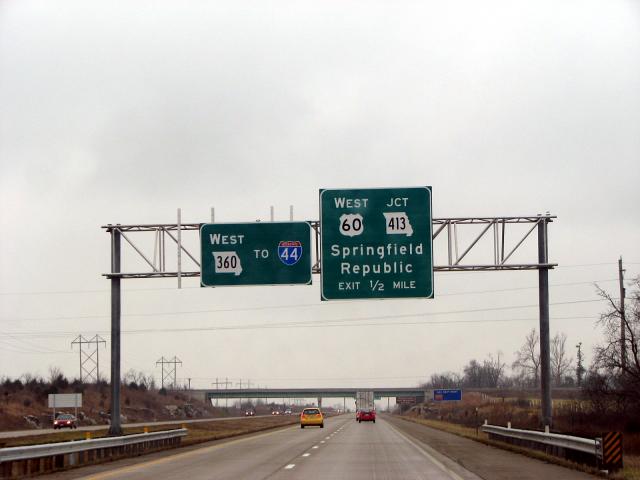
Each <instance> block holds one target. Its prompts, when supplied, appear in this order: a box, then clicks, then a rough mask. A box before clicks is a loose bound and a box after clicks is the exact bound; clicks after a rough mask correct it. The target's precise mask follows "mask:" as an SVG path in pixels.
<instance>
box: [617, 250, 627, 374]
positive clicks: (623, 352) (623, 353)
mask: <svg viewBox="0 0 640 480" xmlns="http://www.w3.org/2000/svg"><path fill="white" fill-rule="evenodd" d="M624 272H625V270H624V269H623V268H622V257H620V258H619V259H618V280H619V282H620V365H621V366H622V369H623V370H625V369H626V367H627V338H626V337H627V335H626V331H625V329H626V326H627V322H626V318H625V313H624V297H625V294H626V290H625V288H624Z"/></svg>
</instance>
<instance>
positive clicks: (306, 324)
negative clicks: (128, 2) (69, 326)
mask: <svg viewBox="0 0 640 480" xmlns="http://www.w3.org/2000/svg"><path fill="white" fill-rule="evenodd" d="M412 316H414V317H418V316H421V315H420V314H415V315H412ZM372 318H373V319H374V320H376V318H375V317H372ZM381 318H393V317H381ZM594 318H595V317H594V316H593V315H588V316H571V317H554V320H583V319H594ZM536 320H538V318H537V317H528V318H506V319H481V320H435V321H415V322H376V323H336V322H337V321H339V320H323V321H322V322H323V323H310V322H297V323H296V322H288V323H275V324H274V323H269V324H267V323H261V324H253V325H238V326H233V325H226V326H219V327H181V328H158V329H153V328H150V329H138V330H123V331H122V333H123V334H126V335H139V334H152V333H187V332H213V331H233V330H267V329H282V328H288V329H293V328H333V327H365V326H371V327H383V326H406V325H454V324H475V323H477V324H484V323H496V322H497V323H503V322H533V321H536ZM353 321H356V322H361V321H371V320H370V319H369V318H366V317H365V318H361V319H354V320H353ZM101 333H103V334H104V335H108V332H107V331H104V332H101ZM26 335H31V336H32V337H33V338H38V337H40V336H41V335H42V336H43V337H46V338H49V337H51V336H67V335H68V334H67V333H64V332H33V333H32V334H30V333H27V334H26Z"/></svg>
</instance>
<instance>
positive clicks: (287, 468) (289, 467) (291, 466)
mask: <svg viewBox="0 0 640 480" xmlns="http://www.w3.org/2000/svg"><path fill="white" fill-rule="evenodd" d="M295 466H296V464H295V463H290V464H289V465H287V466H286V467H284V469H285V470H291V469H292V468H293V467H295Z"/></svg>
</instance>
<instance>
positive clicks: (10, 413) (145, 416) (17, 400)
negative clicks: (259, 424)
mask: <svg viewBox="0 0 640 480" xmlns="http://www.w3.org/2000/svg"><path fill="white" fill-rule="evenodd" d="M49 393H82V408H80V409H78V418H79V424H80V425H100V424H107V423H108V422H109V411H110V401H109V397H110V394H109V385H107V384H99V385H95V384H92V385H82V384H76V385H69V386H67V387H66V388H57V387H51V385H48V384H47V383H44V382H38V381H33V382H31V383H21V382H20V383H19V382H4V383H3V384H1V385H0V431H9V430H26V429H29V428H34V429H38V428H50V427H51V422H52V413H53V412H52V410H51V409H50V408H48V405H47V402H48V395H49ZM62 411H67V412H69V413H74V409H73V408H71V409H62ZM121 412H122V421H123V422H146V421H149V422H152V421H159V420H179V419H188V418H208V417H212V418H214V417H224V416H227V415H229V414H232V413H235V414H237V412H231V413H229V412H226V411H225V410H224V409H220V408H214V407H213V406H211V405H210V404H205V403H203V402H201V401H198V400H196V399H192V398H189V396H188V394H186V393H185V392H180V391H178V392H166V393H164V392H163V393H160V392H158V391H156V390H147V389H141V388H131V387H129V386H124V385H123V386H122V396H121Z"/></svg>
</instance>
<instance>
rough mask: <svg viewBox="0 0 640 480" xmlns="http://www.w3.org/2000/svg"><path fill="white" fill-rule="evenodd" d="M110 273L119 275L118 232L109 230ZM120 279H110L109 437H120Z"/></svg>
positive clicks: (115, 277)
mask: <svg viewBox="0 0 640 480" xmlns="http://www.w3.org/2000/svg"><path fill="white" fill-rule="evenodd" d="M111 273H120V230H118V229H117V228H112V229H111ZM121 307H122V302H121V295H120V277H119V276H118V275H113V276H112V277H111V423H110V425H109V435H111V436H118V435H122V427H121V426H120V317H121V315H120V312H121Z"/></svg>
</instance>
